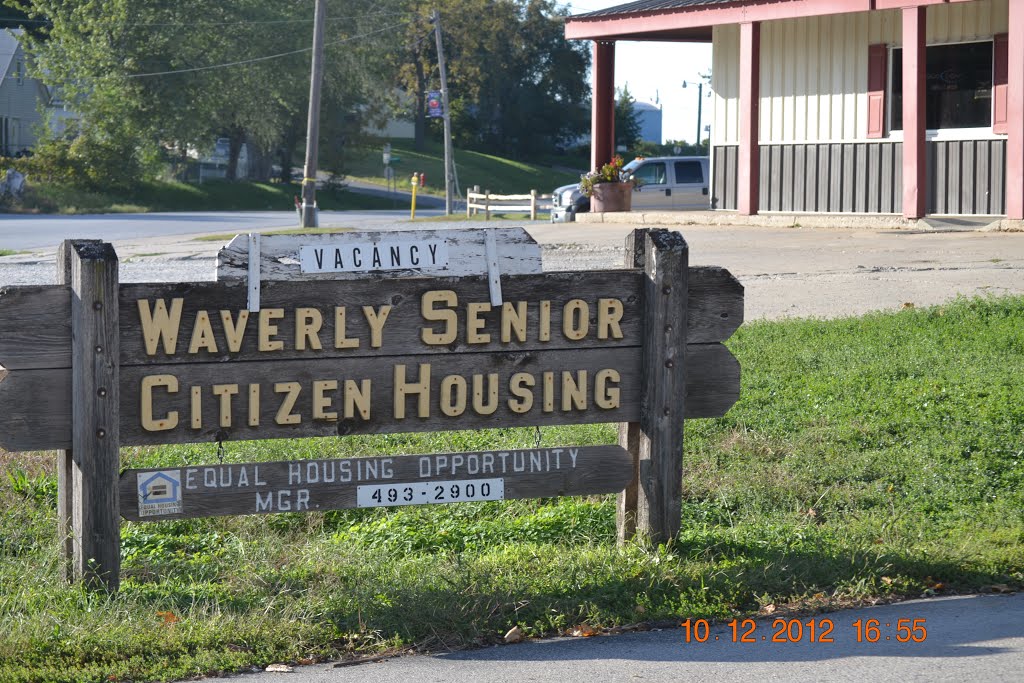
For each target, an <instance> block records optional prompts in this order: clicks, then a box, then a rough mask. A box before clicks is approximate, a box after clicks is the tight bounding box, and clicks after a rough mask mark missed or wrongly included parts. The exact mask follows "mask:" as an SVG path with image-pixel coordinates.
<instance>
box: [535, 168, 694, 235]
mask: <svg viewBox="0 0 1024 683" xmlns="http://www.w3.org/2000/svg"><path fill="white" fill-rule="evenodd" d="M709 171H710V166H709V160H708V157H650V158H646V159H639V158H638V159H634V160H633V161H631V162H629V163H628V164H626V165H625V167H624V168H623V169H622V173H623V176H624V177H626V178H632V179H634V180H635V181H637V185H638V187H637V188H636V189H635V190H634V191H633V210H634V211H651V210H673V211H702V210H705V209H707V208H708V207H709V206H710V196H709V192H708V188H709V182H710V173H709ZM551 194H552V209H551V222H552V223H567V222H570V221H573V220H575V219H576V214H577V213H583V212H585V211H589V210H590V198H589V197H587V196H585V195H584V194H583V192H582V190H580V186H579V184H575V185H563V186H562V187H559V188H556V189H555V190H554V191H553V192H552V193H551Z"/></svg>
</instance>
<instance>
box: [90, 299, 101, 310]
mask: <svg viewBox="0 0 1024 683" xmlns="http://www.w3.org/2000/svg"><path fill="white" fill-rule="evenodd" d="M92 309H93V310H94V311H102V310H103V302H102V301H95V302H93V304H92Z"/></svg>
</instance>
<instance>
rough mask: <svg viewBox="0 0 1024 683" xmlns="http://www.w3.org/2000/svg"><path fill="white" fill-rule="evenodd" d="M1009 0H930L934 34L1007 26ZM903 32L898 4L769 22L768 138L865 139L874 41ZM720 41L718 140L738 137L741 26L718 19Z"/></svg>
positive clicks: (894, 39)
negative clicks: (935, 0)
mask: <svg viewBox="0 0 1024 683" xmlns="http://www.w3.org/2000/svg"><path fill="white" fill-rule="evenodd" d="M1010 1H1011V0H978V1H977V2H957V3H951V4H942V5H931V6H929V7H928V25H927V40H928V42H929V43H930V44H935V43H951V42H961V41H969V40H978V39H986V38H991V37H992V35H993V34H996V33H1005V32H1006V31H1008V30H1009V29H1008V26H1009V23H1008V22H1009V18H1008V17H1009V2H1010ZM1013 1H1020V2H1024V0H1013ZM901 36H902V22H901V19H900V11H899V10H886V11H877V12H861V13H857V14H840V15H830V16H822V17H810V18H806V19H784V20H780V21H770V22H765V23H763V24H762V25H761V112H760V113H761V120H760V142H761V144H779V143H792V142H839V141H854V140H856V141H862V140H864V139H865V138H866V137H867V125H868V121H867V93H866V89H867V68H868V61H867V60H868V46H869V45H873V44H878V43H885V44H889V45H900V44H901V43H902V40H901ZM713 41H714V43H713V52H712V54H713V60H714V62H713V64H714V67H713V73H712V85H713V87H714V91H715V97H714V100H715V104H714V106H715V117H714V126H713V129H712V137H713V142H714V144H716V145H728V144H737V143H738V142H739V120H738V114H739V102H738V97H739V64H738V61H739V27H738V26H716V27H715V29H714V34H713Z"/></svg>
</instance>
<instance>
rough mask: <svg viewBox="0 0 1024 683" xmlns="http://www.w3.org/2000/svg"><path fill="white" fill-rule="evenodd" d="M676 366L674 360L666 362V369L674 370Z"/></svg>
mask: <svg viewBox="0 0 1024 683" xmlns="http://www.w3.org/2000/svg"><path fill="white" fill-rule="evenodd" d="M675 366H676V362H675V361H674V360H672V359H671V358H670V359H669V360H667V361H665V367H666V368H674V367H675Z"/></svg>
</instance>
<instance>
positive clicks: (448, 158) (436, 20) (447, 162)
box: [430, 9, 453, 216]
mask: <svg viewBox="0 0 1024 683" xmlns="http://www.w3.org/2000/svg"><path fill="white" fill-rule="evenodd" d="M430 20H431V22H433V24H434V37H435V38H436V39H437V68H438V69H439V70H440V72H441V106H442V107H444V213H445V215H446V216H450V215H451V214H452V167H453V160H452V119H451V112H450V111H449V107H448V70H447V68H446V67H445V62H444V46H443V45H442V44H441V13H440V12H438V11H437V10H436V9H435V10H434V14H433V16H431V18H430Z"/></svg>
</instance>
